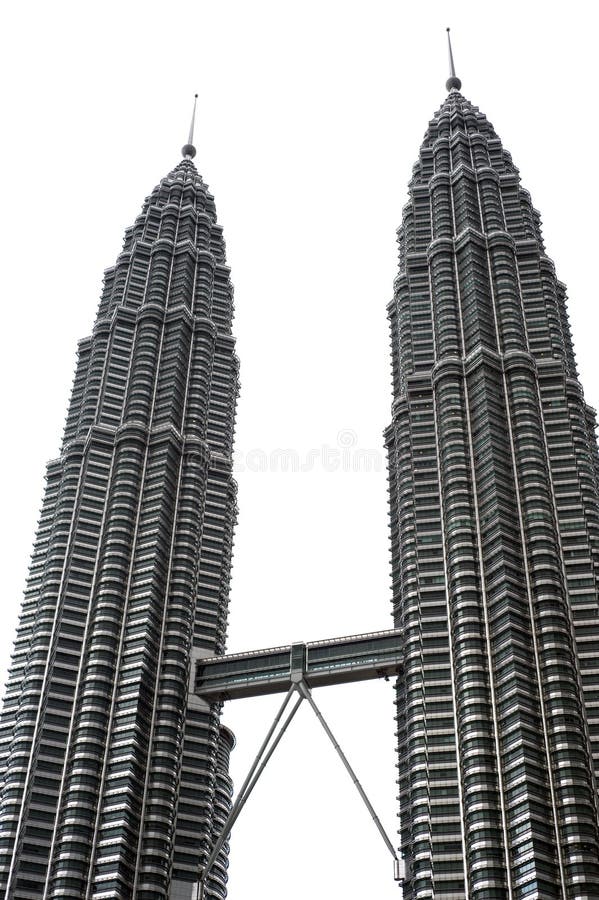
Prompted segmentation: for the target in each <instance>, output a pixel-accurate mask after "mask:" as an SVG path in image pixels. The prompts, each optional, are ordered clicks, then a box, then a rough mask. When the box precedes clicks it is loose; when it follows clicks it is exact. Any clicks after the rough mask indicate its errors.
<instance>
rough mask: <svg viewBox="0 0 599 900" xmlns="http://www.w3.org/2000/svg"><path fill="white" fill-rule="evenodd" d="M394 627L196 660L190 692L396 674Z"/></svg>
mask: <svg viewBox="0 0 599 900" xmlns="http://www.w3.org/2000/svg"><path fill="white" fill-rule="evenodd" d="M401 666H402V654H401V650H400V632H399V631H376V632H373V633H371V634H358V635H352V636H351V637H340V638H332V639H329V640H324V641H314V642H312V643H308V644H289V645H287V646H285V647H273V648H271V649H268V650H253V651H250V652H248V653H232V654H230V655H228V656H214V657H210V658H208V659H205V660H202V661H201V662H200V663H199V664H198V666H197V669H196V682H195V693H196V694H198V695H199V696H201V697H202V698H203V699H204V700H207V701H209V702H211V703H214V702H216V701H224V700H237V699H239V698H241V697H258V696H261V695H263V694H277V693H284V692H286V691H288V690H289V688H290V687H291V685H292V683H294V682H295V681H297V680H298V678H297V676H298V675H301V676H302V677H303V680H304V682H305V683H306V684H307V685H308V687H310V688H314V687H325V686H327V685H332V684H345V683H347V682H350V681H367V680H369V679H373V678H389V677H391V676H394V675H397V674H398V673H399V671H400V669H401Z"/></svg>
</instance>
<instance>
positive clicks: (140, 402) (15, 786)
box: [0, 129, 238, 900]
mask: <svg viewBox="0 0 599 900" xmlns="http://www.w3.org/2000/svg"><path fill="white" fill-rule="evenodd" d="M192 130H193V129H192ZM194 156H195V149H194V147H193V144H192V137H191V136H190V142H189V144H187V145H185V147H184V148H183V159H182V161H181V162H180V163H179V164H178V165H177V166H176V167H175V168H174V169H173V171H172V172H170V173H169V174H168V175H167V176H166V177H165V178H163V179H162V181H161V182H160V184H159V185H158V186H157V187H156V188H155V189H154V190H153V191H152V193H151V194H150V196H149V197H148V198H147V199H146V201H145V203H144V206H143V210H142V213H141V215H140V216H139V217H138V218H137V219H136V221H135V223H134V225H133V227H131V228H129V229H128V230H127V231H126V233H125V241H124V247H123V251H122V253H121V254H120V256H119V258H118V260H117V262H116V265H115V266H114V268H111V269H108V270H107V272H106V274H105V279H104V287H103V291H102V296H101V300H100V306H99V310H98V315H97V318H96V322H95V325H94V329H93V332H92V335H91V337H89V338H86V339H84V340H83V341H81V343H80V345H79V355H78V362H77V367H76V372H75V379H74V385H73V391H72V396H71V402H70V405H69V410H68V415H67V421H66V427H65V432H64V439H63V443H62V448H61V455H60V457H59V458H58V459H56V460H53V461H51V462H50V463H49V465H48V470H47V487H46V493H45V497H44V501H43V507H42V513H41V519H40V524H39V529H38V533H37V538H36V542H35V545H34V553H33V559H32V563H31V569H30V574H29V580H28V583H27V589H26V594H25V599H24V603H23V607H22V612H21V618H20V622H19V626H18V631H17V638H16V645H15V652H14V655H13V660H12V666H11V669H10V674H9V682H8V689H7V694H6V698H5V703H4V709H3V713H2V719H1V728H2V735H1V737H2V744H1V760H2V763H1V765H2V788H1V794H0V826H1V831H0V835H1V844H0V896H2V897H10V898H20V900H26V898H34V897H35V898H37V897H45V898H50V897H53V898H54V897H55V898H57V897H63V898H72V900H82V898H90V900H91V898H92V897H93V898H99V897H112V898H118V897H122V898H125V897H133V896H135V897H137V898H156V897H166V896H169V897H171V898H173V900H189V898H190V897H191V895H192V890H193V884H194V883H195V882H196V881H197V877H198V867H199V865H200V863H201V862H202V859H204V858H205V856H206V850H207V848H208V847H209V844H210V842H211V840H212V838H213V833H214V832H215V831H217V832H218V831H220V829H221V827H222V822H223V811H225V810H226V808H227V804H228V802H229V799H230V795H231V784H230V781H229V777H228V774H227V762H228V754H229V751H230V749H231V746H232V735H231V733H230V732H228V731H227V729H225V728H223V727H221V725H220V722H219V715H218V707H216V706H212V707H211V706H209V705H208V704H206V703H203V702H202V701H201V700H199V699H198V698H196V697H194V696H193V695H192V694H189V693H188V691H189V674H190V669H191V666H192V663H193V660H194V659H196V658H201V657H204V656H210V655H212V654H214V653H219V652H222V651H223V649H224V645H225V632H226V622H227V600H228V588H229V570H230V560H231V548H232V533H233V525H234V520H235V509H236V506H235V483H234V480H233V478H232V474H231V450H232V441H233V428H234V418H235V404H236V397H237V389H238V376H237V372H238V364H237V358H236V356H235V352H234V339H233V337H232V334H231V320H232V315H233V302H232V295H233V292H232V287H231V283H230V280H229V270H228V268H227V265H226V260H225V245H224V241H223V235H222V229H221V227H220V226H219V225H218V224H217V220H216V212H215V206H214V200H213V198H212V196H211V195H210V193H209V192H208V190H207V188H206V185H205V184H204V183H203V181H202V179H201V177H200V176H199V174H198V172H197V170H196V168H195V165H194V163H193V157H194ZM225 869H226V847H225V849H224V850H223V852H222V853H221V855H220V858H219V860H217V863H216V865H215V867H214V868H213V870H212V872H211V876H210V880H209V882H208V894H207V895H208V896H213V897H219V896H220V897H222V896H224V894H225V886H224V885H225V882H226V874H225Z"/></svg>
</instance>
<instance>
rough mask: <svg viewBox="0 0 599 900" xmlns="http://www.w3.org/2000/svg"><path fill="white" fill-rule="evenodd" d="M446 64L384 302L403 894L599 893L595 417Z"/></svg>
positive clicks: (529, 216)
mask: <svg viewBox="0 0 599 900" xmlns="http://www.w3.org/2000/svg"><path fill="white" fill-rule="evenodd" d="M452 76H453V77H452V78H451V79H450V81H449V82H448V89H449V95H448V97H447V99H446V100H445V102H444V103H443V105H442V106H441V108H440V110H439V111H438V112H437V113H436V115H435V117H434V119H433V120H432V121H431V122H430V124H429V127H428V130H427V132H426V134H425V137H424V141H423V144H422V147H421V150H420V156H419V159H418V162H417V163H416V165H415V167H414V172H413V177H412V180H411V182H410V198H409V202H408V204H407V206H406V207H405V209H404V211H403V223H402V226H401V228H400V229H399V253H400V270H399V275H398V276H397V278H396V282H395V294H394V298H393V300H392V302H391V303H390V305H389V317H390V321H391V335H392V369H393V392H394V402H393V416H392V423H391V425H390V427H389V428H388V430H387V432H386V441H387V448H388V453H389V484H390V504H391V529H392V560H393V597H394V617H395V627H396V628H398V629H401V632H402V641H403V655H404V669H403V672H402V674H401V675H400V678H399V680H398V692H397V720H398V742H399V800H400V822H401V848H402V852H403V855H404V858H405V862H406V881H405V884H404V897H405V898H406V900H412V898H424V897H431V898H432V897H435V898H437V900H440V898H448V900H449V898H450V897H451V898H458V897H469V898H472V900H483V898H484V900H489V898H497V900H505V898H509V900H516V898H524V897H538V898H562V900H566V898H580V900H582V898H592V897H593V898H596V897H598V896H599V819H598V813H597V806H598V796H597V775H598V773H599V603H598V599H597V598H598V595H597V586H598V575H599V486H598V485H599V481H598V473H599V466H598V455H597V444H596V441H595V436H594V427H595V420H594V414H593V411H592V410H591V409H590V408H589V407H588V406H587V405H586V404H585V402H584V399H583V394H582V389H581V386H580V383H579V381H578V378H577V372H576V367H575V361H574V353H573V350H572V342H571V336H570V328H569V324H568V317H567V313H566V298H565V288H564V285H563V284H561V283H560V282H559V281H558V280H557V278H556V275H555V271H554V266H553V263H552V262H551V261H550V260H549V259H548V258H547V256H546V254H545V247H544V244H543V239H542V235H541V226H540V219H539V215H538V213H537V212H536V211H535V209H534V208H533V206H532V204H531V200H530V196H529V195H528V193H527V192H526V191H525V190H524V189H523V188H522V187H521V185H520V179H519V175H518V170H517V169H516V168H515V166H514V165H513V163H512V159H511V157H510V154H509V153H508V152H507V151H506V150H505V149H504V148H503V147H502V145H501V141H500V140H499V138H498V137H497V135H496V133H495V131H494V130H493V127H492V125H491V124H490V122H489V121H488V120H487V119H486V118H485V116H484V115H483V114H482V113H481V112H480V111H479V110H478V108H477V107H475V106H473V105H472V104H471V103H470V102H469V101H468V100H467V99H466V98H465V97H464V96H463V95H462V94H461V93H460V92H459V89H458V88H459V86H460V82H459V79H457V78H456V77H455V73H454V72H453V71H452Z"/></svg>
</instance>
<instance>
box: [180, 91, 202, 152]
mask: <svg viewBox="0 0 599 900" xmlns="http://www.w3.org/2000/svg"><path fill="white" fill-rule="evenodd" d="M197 103H198V95H197V94H194V98H193V112H192V114H191V124H190V126H189V138H188V140H187V143H186V144H184V146H183V147H182V148H181V153H182V154H183V156H185V157H188V158H189V159H193V158H194V156H195V155H196V148H195V147H194V146H193V129H194V127H195V123H196V106H197Z"/></svg>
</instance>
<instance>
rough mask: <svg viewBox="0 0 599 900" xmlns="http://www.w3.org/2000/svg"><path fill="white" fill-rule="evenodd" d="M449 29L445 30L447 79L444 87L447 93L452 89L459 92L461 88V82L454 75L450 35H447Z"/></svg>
mask: <svg viewBox="0 0 599 900" xmlns="http://www.w3.org/2000/svg"><path fill="white" fill-rule="evenodd" d="M449 31H450V30H449V28H448V29H447V45H448V47H449V78H448V79H447V81H446V82H445V87H446V88H447V90H448V91H451V90H453V89H454V88H455V89H456V90H458V91H459V89H460V88H461V87H462V82H461V81H460V79H459V78H458V76H457V75H456V73H455V66H454V64H453V53H452V50H451V35H450V33H449Z"/></svg>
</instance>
